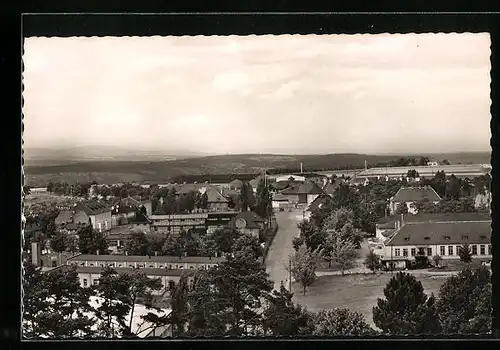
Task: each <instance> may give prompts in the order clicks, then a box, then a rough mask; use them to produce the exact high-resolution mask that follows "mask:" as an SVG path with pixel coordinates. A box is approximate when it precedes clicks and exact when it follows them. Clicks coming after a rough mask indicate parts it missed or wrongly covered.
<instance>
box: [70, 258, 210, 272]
mask: <svg viewBox="0 0 500 350" xmlns="http://www.w3.org/2000/svg"><path fill="white" fill-rule="evenodd" d="M68 263H69V264H76V265H78V266H88V267H104V266H105V265H106V264H108V265H110V266H113V267H123V268H136V267H137V268H139V267H140V265H142V267H145V268H154V269H160V268H163V269H184V270H194V269H206V268H209V267H212V266H216V265H217V263H216V262H215V261H214V262H210V261H208V262H203V263H187V262H174V263H161V262H154V261H150V260H148V259H147V257H146V259H144V260H140V261H107V262H104V261H92V260H78V259H72V260H70V261H69V262H68ZM82 263H83V265H82ZM120 265H121V266H120Z"/></svg>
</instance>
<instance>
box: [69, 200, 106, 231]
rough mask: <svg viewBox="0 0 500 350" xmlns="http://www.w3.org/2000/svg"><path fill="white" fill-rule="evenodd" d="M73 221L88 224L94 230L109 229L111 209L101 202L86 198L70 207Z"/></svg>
mask: <svg viewBox="0 0 500 350" xmlns="http://www.w3.org/2000/svg"><path fill="white" fill-rule="evenodd" d="M72 215H73V216H72V217H73V222H74V223H80V224H90V225H91V226H92V228H93V229H94V230H99V231H107V230H109V229H111V209H110V208H109V207H108V206H107V205H106V204H105V203H103V202H99V201H96V200H88V201H84V202H80V203H77V204H75V205H74V207H73V209H72Z"/></svg>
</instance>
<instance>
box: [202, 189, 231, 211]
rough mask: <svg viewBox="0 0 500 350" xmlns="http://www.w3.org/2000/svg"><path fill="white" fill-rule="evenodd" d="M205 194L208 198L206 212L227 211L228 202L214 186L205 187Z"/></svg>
mask: <svg viewBox="0 0 500 350" xmlns="http://www.w3.org/2000/svg"><path fill="white" fill-rule="evenodd" d="M205 193H206V194H207V197H208V210H209V211H210V212H219V211H228V210H229V201H228V200H227V198H226V197H224V196H223V195H222V193H221V192H220V191H219V190H218V189H217V188H216V187H215V186H207V187H206V190H205Z"/></svg>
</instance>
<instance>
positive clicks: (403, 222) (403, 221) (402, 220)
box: [401, 213, 405, 226]
mask: <svg viewBox="0 0 500 350" xmlns="http://www.w3.org/2000/svg"><path fill="white" fill-rule="evenodd" d="M404 224H405V220H404V214H403V213H401V226H403V225H404Z"/></svg>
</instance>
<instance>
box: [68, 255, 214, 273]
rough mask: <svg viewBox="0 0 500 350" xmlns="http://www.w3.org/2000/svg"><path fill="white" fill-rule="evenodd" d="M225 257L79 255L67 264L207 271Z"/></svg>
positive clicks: (70, 259) (69, 259)
mask: <svg viewBox="0 0 500 350" xmlns="http://www.w3.org/2000/svg"><path fill="white" fill-rule="evenodd" d="M223 260H224V258H223V257H211V256H210V257H199V256H181V257H178V256H164V255H158V256H137V255H91V254H79V255H75V256H73V257H71V258H68V259H67V264H68V265H70V264H73V265H77V266H86V267H94V266H96V267H104V266H110V267H115V268H151V269H185V270H189V269H207V268H210V267H212V266H216V265H218V264H219V263H220V262H222V261H223Z"/></svg>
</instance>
